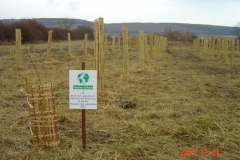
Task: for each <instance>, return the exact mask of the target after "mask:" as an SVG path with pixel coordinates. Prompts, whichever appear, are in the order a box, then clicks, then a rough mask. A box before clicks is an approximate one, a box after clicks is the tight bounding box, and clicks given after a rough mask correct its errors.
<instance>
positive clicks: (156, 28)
mask: <svg viewBox="0 0 240 160" xmlns="http://www.w3.org/2000/svg"><path fill="white" fill-rule="evenodd" d="M36 20H37V21H38V22H40V23H42V24H44V25H45V26H46V27H59V23H61V22H63V21H66V20H68V21H69V22H70V23H71V29H75V28H77V26H90V27H91V28H93V27H94V23H93V22H91V21H86V20H81V19H64V18H36ZM1 21H2V22H3V23H14V22H17V21H19V19H3V20H1ZM123 25H126V26H127V27H128V31H129V33H130V34H131V35H137V34H138V32H139V31H140V30H142V31H144V32H146V33H149V32H150V31H152V32H154V33H159V34H162V35H164V33H165V30H166V28H171V29H172V31H180V32H192V33H194V34H196V35H197V36H198V37H218V36H232V34H231V31H232V30H233V27H226V26H213V25H201V24H186V23H140V22H133V23H105V24H104V28H105V32H110V33H111V34H121V33H122V26H123Z"/></svg>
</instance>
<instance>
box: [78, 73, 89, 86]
mask: <svg viewBox="0 0 240 160" xmlns="http://www.w3.org/2000/svg"><path fill="white" fill-rule="evenodd" d="M78 80H79V82H80V83H81V84H85V83H87V82H88V80H89V75H88V74H87V73H80V74H79V75H78Z"/></svg>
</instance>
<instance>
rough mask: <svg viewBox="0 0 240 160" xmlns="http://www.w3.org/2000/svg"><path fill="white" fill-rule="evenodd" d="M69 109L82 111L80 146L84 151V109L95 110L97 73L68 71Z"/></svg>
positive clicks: (93, 71)
mask: <svg viewBox="0 0 240 160" xmlns="http://www.w3.org/2000/svg"><path fill="white" fill-rule="evenodd" d="M69 108H70V109H82V144H83V149H84V150H85V149H86V109H97V71H96V70H85V62H82V70H69Z"/></svg>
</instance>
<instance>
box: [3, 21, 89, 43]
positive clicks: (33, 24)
mask: <svg viewBox="0 0 240 160" xmlns="http://www.w3.org/2000/svg"><path fill="white" fill-rule="evenodd" d="M15 29H21V33H22V43H36V42H41V41H47V40H48V31H49V30H52V31H53V33H52V39H53V41H61V40H67V39H68V36H67V34H68V33H70V34H71V40H82V39H84V34H88V37H89V39H92V38H93V30H92V29H91V28H90V27H89V26H78V27H77V29H74V30H70V29H64V28H58V27H54V28H49V27H45V26H44V25H43V24H42V23H40V22H37V21H36V20H34V19H22V20H20V21H19V22H15V23H7V24H4V23H2V22H1V21H0V42H12V41H15Z"/></svg>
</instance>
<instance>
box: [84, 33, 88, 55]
mask: <svg viewBox="0 0 240 160" xmlns="http://www.w3.org/2000/svg"><path fill="white" fill-rule="evenodd" d="M87 41H88V34H85V35H84V55H87Z"/></svg>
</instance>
